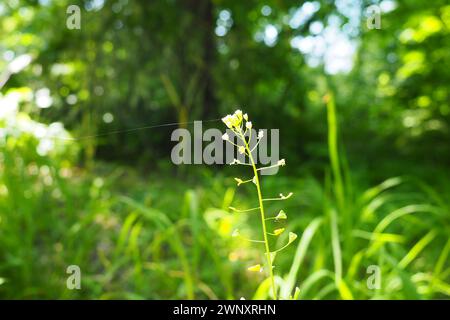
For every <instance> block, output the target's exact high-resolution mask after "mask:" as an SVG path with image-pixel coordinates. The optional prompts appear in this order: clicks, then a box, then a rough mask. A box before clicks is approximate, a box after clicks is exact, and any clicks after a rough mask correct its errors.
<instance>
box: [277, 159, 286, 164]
mask: <svg viewBox="0 0 450 320" xmlns="http://www.w3.org/2000/svg"><path fill="white" fill-rule="evenodd" d="M277 164H278V165H279V166H285V165H286V161H285V160H284V159H281V160H278V163H277Z"/></svg>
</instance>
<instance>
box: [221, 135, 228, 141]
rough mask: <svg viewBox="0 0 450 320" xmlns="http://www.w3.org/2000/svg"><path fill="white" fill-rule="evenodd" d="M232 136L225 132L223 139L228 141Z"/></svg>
mask: <svg viewBox="0 0 450 320" xmlns="http://www.w3.org/2000/svg"><path fill="white" fill-rule="evenodd" d="M229 139H230V137H229V136H228V133H224V134H223V136H222V140H225V141H228V140H229Z"/></svg>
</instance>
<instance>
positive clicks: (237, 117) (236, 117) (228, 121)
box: [222, 110, 298, 300]
mask: <svg viewBox="0 0 450 320" xmlns="http://www.w3.org/2000/svg"><path fill="white" fill-rule="evenodd" d="M222 121H223V122H224V123H225V125H226V126H227V127H228V129H230V130H231V131H232V132H233V134H235V135H236V136H237V137H238V139H240V140H241V141H242V142H243V143H244V145H240V146H239V145H237V144H236V143H234V142H233V141H230V140H229V138H230V136H229V135H228V133H225V134H224V135H223V136H222V139H223V140H225V141H228V142H229V143H231V144H232V145H234V146H235V147H236V148H238V151H239V153H240V154H242V155H248V158H249V160H250V163H245V162H241V161H239V160H237V159H234V160H233V162H232V163H230V164H241V165H248V166H251V167H252V168H253V175H254V176H253V178H252V179H240V178H234V179H235V180H236V181H237V183H238V186H239V185H241V184H244V183H251V182H253V183H254V184H255V186H256V190H257V193H258V203H259V207H257V208H251V209H244V210H242V209H236V208H233V207H229V208H230V209H231V210H233V211H234V212H238V213H241V212H248V211H253V210H258V209H259V213H260V218H261V227H262V233H263V240H259V239H257V240H254V239H248V238H245V237H242V239H244V240H247V241H250V242H259V243H264V248H265V255H266V259H267V268H268V269H269V272H268V274H269V277H270V282H271V286H272V292H273V298H274V299H275V300H277V299H278V295H277V288H276V287H275V277H274V273H273V259H274V258H273V257H274V256H272V253H277V252H280V251H282V250H284V249H285V248H286V247H288V246H289V245H290V244H291V243H292V242H294V241H295V239H296V238H297V235H296V234H295V233H293V232H289V237H288V238H289V239H288V242H287V244H285V245H284V246H283V247H281V248H280V249H277V250H274V251H272V252H271V251H270V246H269V240H268V236H269V235H270V236H275V237H278V236H279V235H280V234H282V233H283V232H284V230H285V228H277V229H274V230H273V232H267V225H266V221H267V220H270V221H273V222H274V223H277V222H278V221H280V220H286V219H287V215H286V213H285V212H284V211H283V210H280V212H279V213H278V214H277V215H276V216H273V217H269V218H266V215H265V213H264V202H265V201H278V200H286V199H288V198H290V197H291V196H292V192H290V193H289V194H288V195H286V196H285V195H283V194H282V193H280V197H279V198H267V199H264V198H263V197H262V192H261V182H260V180H259V175H258V171H260V170H266V169H270V168H275V167H279V166H284V165H285V164H286V162H285V160H284V159H281V160H278V162H277V163H276V164H272V165H270V166H268V167H262V168H257V166H256V162H255V159H254V158H253V154H252V151H253V150H255V149H256V147H257V146H258V144H259V143H260V141H261V139H262V138H263V136H264V132H263V131H262V130H260V132H259V133H258V135H257V137H256V139H257V142H256V144H255V146H254V147H253V149H252V148H250V141H251V139H252V127H253V126H252V123H251V121H249V120H248V115H247V114H243V113H242V111H241V110H236V111H235V113H234V114H233V115H227V116H226V117H224V118H222ZM244 128H245V131H243V129H244ZM247 132H249V137H248V140H247V139H246V133H247ZM233 236H240V235H239V230H238V229H236V230H235V231H233ZM248 270H249V271H253V272H258V271H259V272H262V271H263V268H261V265H260V264H257V265H254V266H251V267H249V268H248ZM297 296H298V289H296V293H294V297H297Z"/></svg>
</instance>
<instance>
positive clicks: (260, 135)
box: [258, 130, 264, 139]
mask: <svg viewBox="0 0 450 320" xmlns="http://www.w3.org/2000/svg"><path fill="white" fill-rule="evenodd" d="M262 137H264V131H262V130H259V132H258V139H262Z"/></svg>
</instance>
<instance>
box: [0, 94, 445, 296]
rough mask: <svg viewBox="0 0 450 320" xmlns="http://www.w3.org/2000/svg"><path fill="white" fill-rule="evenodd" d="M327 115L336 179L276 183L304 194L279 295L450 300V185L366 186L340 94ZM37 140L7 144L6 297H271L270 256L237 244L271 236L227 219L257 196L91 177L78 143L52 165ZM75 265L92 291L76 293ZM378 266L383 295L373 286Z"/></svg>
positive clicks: (293, 220) (219, 181)
mask: <svg viewBox="0 0 450 320" xmlns="http://www.w3.org/2000/svg"><path fill="white" fill-rule="evenodd" d="M327 111H328V115H327V118H328V121H327V120H326V119H324V121H327V123H328V128H329V131H328V146H329V156H330V159H329V160H330V164H329V166H328V167H327V168H324V176H325V179H324V181H322V180H321V178H318V177H317V176H316V177H313V176H305V175H298V174H296V171H295V170H292V174H290V176H289V177H285V176H283V175H279V176H276V177H274V178H268V179H266V180H265V181H264V193H265V194H271V193H278V191H279V190H285V189H286V188H289V190H292V191H294V192H295V194H296V195H297V196H296V197H295V198H292V199H291V200H290V201H289V202H288V203H287V204H286V207H285V208H284V209H285V210H286V212H288V213H289V218H290V223H289V226H290V229H292V231H294V232H296V233H298V234H299V239H298V240H297V242H296V245H295V246H290V247H288V248H287V249H286V251H285V252H284V254H283V255H279V256H277V263H276V269H275V273H276V274H274V277H273V279H274V282H275V286H276V287H277V288H278V290H277V295H278V296H277V298H280V299H288V298H289V297H290V296H291V295H292V293H293V292H295V291H296V290H295V287H296V286H298V287H299V288H300V290H299V291H297V294H298V297H299V298H300V299H381V298H384V299H401V298H402V299H404V298H406V299H430V298H448V297H449V296H450V285H449V277H450V267H449V251H450V241H449V239H448V234H449V217H450V215H449V212H450V206H449V194H448V192H447V193H446V192H445V190H450V185H442V186H439V187H437V186H430V185H428V184H427V183H425V182H423V181H421V180H419V179H417V178H416V177H414V176H399V177H391V178H389V177H386V178H387V179H386V180H384V181H380V183H378V184H377V185H375V186H372V187H369V188H368V187H366V184H365V183H364V179H359V180H358V179H353V177H355V176H357V175H358V174H359V173H358V171H357V170H356V169H355V166H352V163H351V161H348V165H347V164H346V163H347V161H346V160H345V157H344V155H345V153H344V150H343V148H342V143H341V140H340V135H339V130H338V128H339V121H338V120H339V107H338V106H336V105H335V104H334V103H333V100H332V97H331V96H330V99H329V100H328V107H327ZM2 125H3V124H2ZM38 143H39V140H38V139H37V138H36V137H34V136H33V135H30V134H29V133H20V134H19V135H10V136H7V137H6V138H3V140H1V143H0V297H1V298H64V299H75V298H96V299H113V298H121V299H130V298H133V299H161V298H166V299H177V298H187V299H217V298H225V299H238V298H240V297H245V298H258V299H267V298H270V297H271V296H273V293H271V291H272V288H273V287H274V286H273V284H272V281H271V279H270V278H269V279H266V276H265V275H264V274H261V273H254V272H248V271H247V270H246V268H245V266H248V265H249V264H250V263H252V262H253V261H255V260H256V259H258V256H259V252H260V251H259V250H257V249H255V247H254V246H253V245H250V244H246V243H243V242H242V241H239V240H237V239H236V238H233V237H231V233H232V231H233V229H235V228H238V227H239V226H242V225H245V226H246V231H248V232H249V233H259V232H260V228H261V225H260V223H259V221H253V220H252V219H249V218H248V217H247V216H246V215H234V214H230V213H229V212H228V211H229V210H228V207H229V206H230V205H231V204H232V203H238V204H239V206H241V207H252V205H253V204H254V203H253V197H250V196H247V194H246V193H245V192H244V193H241V194H239V195H236V194H235V191H234V186H232V185H231V184H230V183H229V182H228V178H226V177H224V175H223V173H218V172H214V171H210V170H208V169H207V168H200V169H195V170H194V169H193V171H194V172H193V173H191V175H190V176H187V177H186V179H185V180H184V181H180V180H177V179H175V178H172V177H170V175H161V174H150V175H146V176H143V175H142V174H141V173H140V172H138V171H136V170H134V169H132V168H125V167H113V166H110V165H107V164H104V163H97V164H96V165H95V166H94V167H93V168H92V170H91V171H88V172H86V171H84V169H82V168H78V167H77V166H76V165H75V163H76V156H75V152H74V151H73V149H76V146H73V145H69V146H66V147H67V148H65V147H64V148H62V149H61V150H60V151H58V152H55V153H51V154H48V155H40V154H38V153H37V152H36V148H37V145H38ZM226 170H227V169H226ZM227 175H228V174H227ZM362 177H364V175H363V176H362ZM361 181H363V183H361ZM274 209H280V208H279V207H277V204H275V205H274ZM285 241H286V237H285V236H283V235H281V236H280V237H276V238H275V239H274V243H273V246H274V247H275V246H277V247H280V246H282V245H283V243H284V242H285ZM73 264H75V265H79V266H80V268H81V271H82V285H81V290H69V289H67V287H66V279H67V276H68V275H67V274H66V268H67V267H68V266H69V265H73ZM371 265H375V266H378V267H379V268H380V270H381V287H380V289H370V288H369V287H368V285H367V280H368V278H369V276H370V274H368V273H367V270H368V267H369V266H371Z"/></svg>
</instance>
